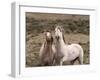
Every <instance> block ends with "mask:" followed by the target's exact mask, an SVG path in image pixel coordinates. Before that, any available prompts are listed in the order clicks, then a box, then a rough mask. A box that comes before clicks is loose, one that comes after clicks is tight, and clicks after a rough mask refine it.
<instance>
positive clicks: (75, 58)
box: [71, 57, 78, 65]
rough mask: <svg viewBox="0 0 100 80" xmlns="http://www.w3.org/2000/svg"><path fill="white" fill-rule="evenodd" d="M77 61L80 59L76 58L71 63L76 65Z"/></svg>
mask: <svg viewBox="0 0 100 80" xmlns="http://www.w3.org/2000/svg"><path fill="white" fill-rule="evenodd" d="M77 59H78V57H77V58H75V59H74V60H72V61H71V64H72V65H74V63H75V61H76V60H77Z"/></svg>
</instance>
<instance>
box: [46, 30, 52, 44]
mask: <svg viewBox="0 0 100 80" xmlns="http://www.w3.org/2000/svg"><path fill="white" fill-rule="evenodd" d="M44 35H45V39H46V41H47V42H51V43H52V42H53V36H52V33H51V32H50V31H45V32H44Z"/></svg>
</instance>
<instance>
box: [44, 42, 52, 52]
mask: <svg viewBox="0 0 100 80" xmlns="http://www.w3.org/2000/svg"><path fill="white" fill-rule="evenodd" d="M44 44H45V45H44V48H45V52H46V53H47V52H50V53H51V50H52V42H45V43H44Z"/></svg>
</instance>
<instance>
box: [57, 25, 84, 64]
mask: <svg viewBox="0 0 100 80" xmlns="http://www.w3.org/2000/svg"><path fill="white" fill-rule="evenodd" d="M63 32H64V29H63V28H62V26H59V25H58V26H56V28H55V39H56V43H55V48H56V53H55V55H56V56H55V61H56V63H57V65H63V63H64V62H70V63H71V64H72V65H73V64H74V63H75V61H76V60H78V61H79V64H83V49H82V47H81V45H79V44H70V45H68V44H66V41H65V38H64V34H63Z"/></svg>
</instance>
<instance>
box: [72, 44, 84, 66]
mask: <svg viewBox="0 0 100 80" xmlns="http://www.w3.org/2000/svg"><path fill="white" fill-rule="evenodd" d="M74 45H75V46H76V47H77V49H79V56H78V61H79V63H80V64H83V60H84V51H83V48H82V46H81V45H79V44H74Z"/></svg>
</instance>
